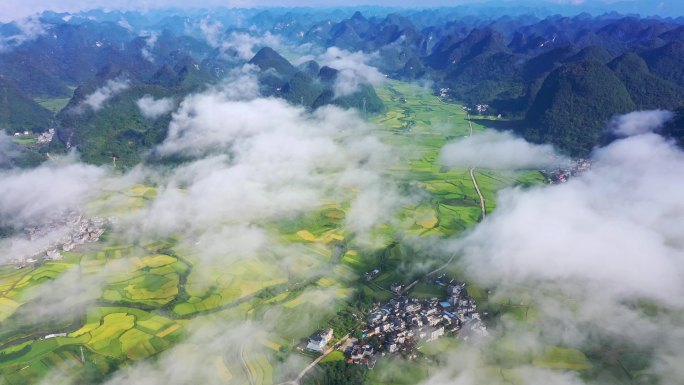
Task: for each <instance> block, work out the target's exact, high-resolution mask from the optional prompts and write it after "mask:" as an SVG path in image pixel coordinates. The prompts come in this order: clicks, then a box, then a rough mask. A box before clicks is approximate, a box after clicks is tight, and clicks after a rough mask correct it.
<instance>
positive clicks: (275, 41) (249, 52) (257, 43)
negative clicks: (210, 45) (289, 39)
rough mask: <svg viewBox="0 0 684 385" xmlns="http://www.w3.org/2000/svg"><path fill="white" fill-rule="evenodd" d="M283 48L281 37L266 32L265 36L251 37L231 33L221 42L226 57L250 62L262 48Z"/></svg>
mask: <svg viewBox="0 0 684 385" xmlns="http://www.w3.org/2000/svg"><path fill="white" fill-rule="evenodd" d="M281 46H282V41H281V39H280V37H279V36H277V35H273V34H271V33H270V32H266V33H265V34H263V35H258V36H255V35H251V34H249V33H245V32H231V33H230V34H228V36H226V38H225V39H224V40H223V41H222V42H221V52H222V53H223V55H224V57H227V58H232V57H237V58H238V59H240V60H245V61H246V60H250V59H251V58H252V57H254V55H255V54H256V51H257V49H258V48H260V47H271V48H274V49H277V48H278V47H281Z"/></svg>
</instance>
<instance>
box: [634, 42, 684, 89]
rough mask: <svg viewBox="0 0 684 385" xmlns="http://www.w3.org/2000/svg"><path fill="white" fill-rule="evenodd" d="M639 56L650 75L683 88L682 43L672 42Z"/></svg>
mask: <svg viewBox="0 0 684 385" xmlns="http://www.w3.org/2000/svg"><path fill="white" fill-rule="evenodd" d="M640 56H641V57H642V58H644V60H645V61H646V63H647V64H648V68H650V69H651V72H652V73H654V74H656V75H658V76H660V77H662V78H663V79H665V80H669V81H671V82H673V83H676V84H678V85H680V86H682V87H684V42H681V41H674V42H672V43H669V44H667V45H665V46H663V47H660V48H656V49H653V50H650V51H646V52H643V53H642V54H640Z"/></svg>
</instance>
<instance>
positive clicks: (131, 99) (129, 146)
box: [61, 85, 189, 167]
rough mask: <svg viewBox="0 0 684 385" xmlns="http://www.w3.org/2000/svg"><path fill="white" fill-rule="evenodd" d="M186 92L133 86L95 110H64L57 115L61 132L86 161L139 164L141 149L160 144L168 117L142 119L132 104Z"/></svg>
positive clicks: (150, 86)
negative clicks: (146, 98)
mask: <svg viewBox="0 0 684 385" xmlns="http://www.w3.org/2000/svg"><path fill="white" fill-rule="evenodd" d="M186 92H189V90H184V89H182V88H164V87H161V86H154V85H136V86H133V87H131V88H130V89H128V90H127V91H125V92H123V93H121V94H119V95H117V96H116V97H114V98H113V99H112V100H110V101H109V102H108V103H107V105H105V107H104V108H102V109H101V110H99V111H95V112H93V111H90V110H85V111H83V112H82V113H77V112H73V111H69V110H67V111H65V112H64V113H62V114H61V120H62V128H61V131H62V132H63V134H64V135H66V137H69V135H71V144H72V145H73V146H76V147H77V148H78V150H79V151H80V153H81V155H82V157H83V160H85V161H86V162H89V163H95V164H105V163H109V164H111V163H112V161H113V157H116V158H117V160H116V164H117V166H124V167H125V166H132V165H134V164H136V163H138V162H140V160H141V159H142V157H143V153H144V151H145V150H147V149H149V148H150V147H152V146H153V145H155V144H158V143H161V141H162V140H163V139H164V138H165V137H166V130H167V127H168V124H169V121H170V115H167V116H162V117H161V118H159V119H156V120H152V119H147V118H145V117H144V116H142V114H141V113H140V110H139V108H138V106H137V104H136V101H137V100H138V99H140V98H141V97H143V96H144V95H152V96H153V97H155V98H161V97H169V96H173V95H177V94H183V93H186Z"/></svg>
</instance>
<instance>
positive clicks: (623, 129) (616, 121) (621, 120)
mask: <svg viewBox="0 0 684 385" xmlns="http://www.w3.org/2000/svg"><path fill="white" fill-rule="evenodd" d="M673 117H674V113H672V112H670V111H666V110H650V111H635V112H631V113H629V114H625V115H619V116H616V117H614V118H613V119H612V120H611V122H610V124H609V128H610V130H611V131H612V132H613V133H615V134H617V135H619V136H632V135H640V134H645V133H648V132H652V131H654V130H657V129H658V128H660V127H662V126H663V124H665V123H666V122H667V121H669V120H670V119H672V118H673Z"/></svg>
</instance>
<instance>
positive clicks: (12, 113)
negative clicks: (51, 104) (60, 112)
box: [0, 76, 53, 134]
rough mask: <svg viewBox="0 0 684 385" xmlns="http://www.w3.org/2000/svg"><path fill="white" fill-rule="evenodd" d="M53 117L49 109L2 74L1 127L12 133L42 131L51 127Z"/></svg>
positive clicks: (0, 93) (0, 98)
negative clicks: (23, 92) (22, 91)
mask: <svg viewBox="0 0 684 385" xmlns="http://www.w3.org/2000/svg"><path fill="white" fill-rule="evenodd" d="M52 119H53V115H52V113H51V112H50V111H49V110H47V109H45V108H43V107H41V106H40V105H39V104H38V103H36V102H35V101H34V100H33V99H30V98H29V97H27V96H25V95H24V94H22V93H21V91H19V90H18V89H17V88H16V87H15V86H14V85H13V84H12V83H10V82H9V81H7V80H6V79H5V78H4V77H2V76H0V129H4V130H6V131H7V132H8V133H10V134H12V133H15V132H18V131H34V132H42V131H45V130H47V129H48V128H49V126H50V124H51V122H52Z"/></svg>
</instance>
